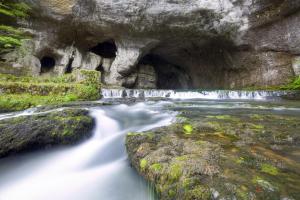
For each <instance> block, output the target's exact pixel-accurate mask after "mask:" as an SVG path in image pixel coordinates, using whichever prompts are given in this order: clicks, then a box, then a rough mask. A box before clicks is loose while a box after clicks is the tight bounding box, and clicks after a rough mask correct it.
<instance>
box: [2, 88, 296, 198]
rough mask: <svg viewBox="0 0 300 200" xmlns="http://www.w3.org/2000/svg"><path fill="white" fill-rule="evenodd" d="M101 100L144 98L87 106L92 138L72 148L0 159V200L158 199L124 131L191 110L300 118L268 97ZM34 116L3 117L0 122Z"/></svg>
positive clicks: (120, 94)
mask: <svg viewBox="0 0 300 200" xmlns="http://www.w3.org/2000/svg"><path fill="white" fill-rule="evenodd" d="M103 95H104V100H105V101H108V102H116V99H120V98H123V99H124V98H138V97H143V98H146V99H145V101H142V102H135V103H131V104H124V103H116V105H110V106H99V107H93V106H91V107H87V109H89V110H90V113H91V115H92V116H93V117H94V118H95V119H96V127H95V128H94V132H93V137H92V138H90V139H89V140H88V141H86V142H84V143H82V144H79V145H77V146H75V147H71V148H70V147H68V148H58V149H54V150H47V151H40V152H35V153H29V154H25V155H20V156H16V157H9V158H4V159H0V177H1V178H0V200H20V199H22V200H54V199H55V200H67V199H72V200H85V199H86V200H99V199H101V200H106V199H107V200H154V199H157V197H156V195H155V192H154V189H153V187H152V186H151V185H150V184H148V183H147V182H146V181H145V180H144V179H143V178H142V177H140V176H139V175H138V174H137V173H136V171H135V170H134V169H133V168H132V167H131V166H130V163H129V161H128V159H127V153H126V149H125V145H124V143H125V136H126V134H127V133H128V132H142V131H147V130H151V129H153V128H157V127H162V126H166V125H169V124H171V123H172V122H174V120H175V118H176V114H178V113H179V112H182V111H188V110H191V109H192V110H194V109H198V110H200V111H201V113H202V114H203V115H211V114H223V115H224V114H229V115H235V114H241V113H242V114H245V113H247V114H248V113H253V114H255V113H273V114H280V115H288V116H293V117H299V116H300V103H299V102H292V101H283V100H278V96H279V95H281V94H279V93H270V92H264V93H263V92H262V93H259V92H256V93H250V92H245V93H242V92H223V93H222V92H205V93H203V92H192V93H191V92H189V93H187V92H181V93H176V92H174V91H164V92H162V91H152V93H149V92H141V91H134V90H132V91H129V90H128V91H126V90H104V91H103ZM151 97H152V98H159V99H152V98H151ZM147 98H149V99H147ZM35 112H37V111H35V110H30V111H24V112H22V113H17V114H16V113H13V114H5V115H4V114H3V115H0V120H1V118H8V117H14V116H16V115H18V116H19V115H30V114H34V113H35ZM296 150H297V152H296ZM296 150H295V152H294V154H295V156H294V158H291V159H294V160H296V162H297V163H298V164H299V162H300V160H299V154H298V153H299V152H298V151H299V149H296ZM288 156H289V155H288Z"/></svg>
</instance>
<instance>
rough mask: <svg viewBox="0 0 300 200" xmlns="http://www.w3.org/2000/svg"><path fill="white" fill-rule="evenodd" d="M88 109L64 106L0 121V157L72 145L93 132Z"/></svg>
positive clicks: (92, 122)
mask: <svg viewBox="0 0 300 200" xmlns="http://www.w3.org/2000/svg"><path fill="white" fill-rule="evenodd" d="M93 127H94V120H93V119H92V117H90V116H89V112H88V111H87V110H82V109H65V110H63V111H51V112H44V113H40V114H34V115H30V116H21V117H14V118H9V119H3V120H0V157H5V156H9V155H13V154H16V153H23V152H30V151H34V150H39V149H46V148H51V147H54V146H63V145H72V144H76V143H78V142H80V141H83V140H84V139H87V138H88V137H90V136H91V134H92V129H93Z"/></svg>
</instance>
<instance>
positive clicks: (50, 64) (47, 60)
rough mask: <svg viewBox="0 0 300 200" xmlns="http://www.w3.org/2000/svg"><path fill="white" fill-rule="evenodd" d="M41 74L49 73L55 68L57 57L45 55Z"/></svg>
mask: <svg viewBox="0 0 300 200" xmlns="http://www.w3.org/2000/svg"><path fill="white" fill-rule="evenodd" d="M40 62H41V74H44V73H49V72H52V71H53V70H54V67H55V59H54V58H53V57H51V56H44V57H43V58H42V59H41V60H40Z"/></svg>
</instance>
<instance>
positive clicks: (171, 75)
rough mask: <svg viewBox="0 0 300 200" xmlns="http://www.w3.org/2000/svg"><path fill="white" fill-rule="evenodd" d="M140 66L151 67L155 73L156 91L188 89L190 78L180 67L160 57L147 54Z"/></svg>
mask: <svg viewBox="0 0 300 200" xmlns="http://www.w3.org/2000/svg"><path fill="white" fill-rule="evenodd" d="M141 65H145V66H146V65H150V66H153V68H154V70H155V73H156V79H157V80H156V88H157V89H188V88H190V82H191V81H190V76H189V75H188V74H187V72H186V71H185V70H184V69H183V68H182V67H180V66H177V65H175V64H172V63H170V62H168V61H166V60H165V59H163V58H162V57H161V56H159V55H156V54H148V55H146V56H144V57H143V58H142V59H141V60H140V62H139V66H141Z"/></svg>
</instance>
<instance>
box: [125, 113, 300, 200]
mask: <svg viewBox="0 0 300 200" xmlns="http://www.w3.org/2000/svg"><path fill="white" fill-rule="evenodd" d="M183 119H184V120H183ZM299 128H300V122H299V117H297V116H287V115H276V114H259V113H255V114H252V113H249V114H245V115H242V116H239V115H234V116H232V115H230V114H228V115H209V116H207V115H205V114H203V113H202V111H201V110H200V111H197V110H196V109H195V110H189V111H185V112H182V113H181V115H180V119H179V120H178V123H176V124H173V125H171V126H168V127H163V128H159V129H156V130H153V131H152V132H147V133H137V134H135V133H130V134H128V135H127V138H126V147H127V151H128V154H129V159H130V161H131V163H132V165H133V166H134V167H135V168H136V169H137V171H138V172H139V174H141V175H142V176H144V177H145V178H146V179H147V180H149V181H150V182H151V183H153V184H154V186H155V188H156V191H157V193H158V194H159V196H160V198H161V199H163V200H171V199H172V200H173V199H176V200H177V199H178V200H181V199H184V200H203V199H272V200H273V199H274V200H277V199H278V200H280V199H282V198H287V199H298V198H300V193H299V189H298V188H299V187H300V181H299V180H300V174H299V170H300V165H299V163H298V160H299V156H297V155H299V154H298V153H299V144H300V143H299V141H300V140H299V137H300V132H299V131H298V130H299Z"/></svg>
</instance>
